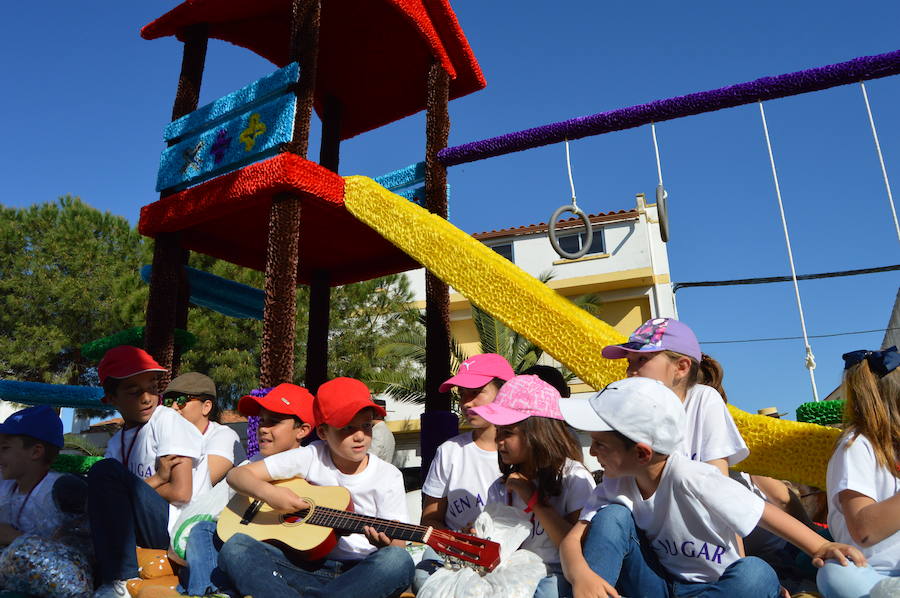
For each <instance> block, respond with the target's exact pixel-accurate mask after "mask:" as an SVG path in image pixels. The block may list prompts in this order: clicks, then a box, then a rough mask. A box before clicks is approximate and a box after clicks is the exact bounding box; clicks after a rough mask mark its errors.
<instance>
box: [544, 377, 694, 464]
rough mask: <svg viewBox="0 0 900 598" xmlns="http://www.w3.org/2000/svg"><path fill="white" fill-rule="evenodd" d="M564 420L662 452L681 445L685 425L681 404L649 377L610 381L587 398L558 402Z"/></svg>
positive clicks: (674, 449)
mask: <svg viewBox="0 0 900 598" xmlns="http://www.w3.org/2000/svg"><path fill="white" fill-rule="evenodd" d="M559 409H560V411H562V414H563V417H564V418H565V420H566V422H567V423H568V424H569V425H570V426H572V427H574V428H577V429H579V430H585V431H587V432H609V431H616V432H619V433H621V434H623V435H624V436H626V437H627V438H629V439H630V440H632V441H633V442H643V443H646V444H648V445H650V447H651V448H652V449H653V450H654V451H656V452H657V453H662V454H664V455H671V454H672V453H673V452H675V451H676V450H678V448H679V447H681V443H682V440H683V439H684V430H685V426H686V422H685V419H686V418H685V414H684V406H683V405H682V403H681V400H680V399H679V398H678V396H677V395H676V394H675V393H674V392H672V391H671V390H669V389H668V387H666V385H665V384H663V383H662V382H660V381H658V380H653V379H651V378H640V377H633V378H625V379H624V380H619V381H618V382H612V383H610V384H608V385H607V386H606V388H604V389H603V390H601V391H600V392H598V393H596V394H594V395H593V396H591V397H589V398H587V399H562V400H560V402H559Z"/></svg>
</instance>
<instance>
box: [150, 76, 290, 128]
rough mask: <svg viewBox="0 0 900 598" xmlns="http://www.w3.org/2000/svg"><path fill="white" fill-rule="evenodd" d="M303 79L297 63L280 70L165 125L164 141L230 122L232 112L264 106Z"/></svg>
mask: <svg viewBox="0 0 900 598" xmlns="http://www.w3.org/2000/svg"><path fill="white" fill-rule="evenodd" d="M299 77H300V65H298V64H297V63H296V62H292V63H291V64H289V65H287V66H285V67H283V68H280V69H278V70H277V71H275V72H274V73H272V74H271V75H266V76H265V77H263V78H262V79H258V80H256V81H254V82H253V83H250V84H249V85H246V86H244V87H242V88H240V89H238V90H237V91H233V92H231V93H230V94H228V95H227V96H223V97H221V98H219V99H218V100H216V101H214V102H210V103H209V104H206V105H205V106H202V107H200V108H197V109H196V110H194V111H193V112H191V113H190V114H185V115H184V116H182V117H181V118H179V119H177V120H173V121H172V122H170V123H169V124H168V125H166V128H165V130H164V131H163V138H164V139H165V140H166V141H180V140H181V139H182V138H184V137H187V136H191V135H194V134H195V133H199V132H201V131H202V130H204V129H208V128H210V127H212V126H213V125H215V124H218V123H219V122H222V121H226V120H229V119H230V118H231V117H232V116H233V113H235V112H237V111H240V112H246V111H247V110H249V109H251V108H253V107H255V106H258V105H260V104H264V103H266V102H268V101H269V100H271V99H272V98H273V97H275V96H278V95H281V94H283V93H284V92H286V91H287V90H288V89H289V88H290V87H291V86H292V85H294V84H295V83H296V82H297V79H298V78H299Z"/></svg>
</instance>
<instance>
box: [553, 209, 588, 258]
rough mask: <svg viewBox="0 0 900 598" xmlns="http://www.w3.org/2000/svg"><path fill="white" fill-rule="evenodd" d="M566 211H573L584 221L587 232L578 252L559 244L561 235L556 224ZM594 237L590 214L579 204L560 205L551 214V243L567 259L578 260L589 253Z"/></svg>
mask: <svg viewBox="0 0 900 598" xmlns="http://www.w3.org/2000/svg"><path fill="white" fill-rule="evenodd" d="M566 212H572V213H573V214H575V215H576V216H578V217H579V218H581V221H582V222H584V229H585V232H586V233H587V234H586V235H585V238H584V243H583V244H582V246H581V249H579V250H578V251H577V252H576V253H569V252H568V251H566V250H564V249H563V248H562V247H560V246H559V237H557V235H556V225H557V221H558V220H559V217H560V216H561V215H562V214H565V213H566ZM593 239H594V231H593V229H591V220H590V218H588V215H587V214H585V213H584V212H583V211H581V210H580V209H579V208H578V207H577V206H575V205H573V204H567V205H564V206H560V207H558V208H556V211H555V212H553V215H552V216H550V245H552V246H553V250H554V251H555V252H556V253H558V254H559V257H563V258H566V259H567V260H577V259H578V258H580V257H584V256H585V254H587V252H588V250H589V249H590V248H591V241H593Z"/></svg>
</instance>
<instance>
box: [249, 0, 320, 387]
mask: <svg viewBox="0 0 900 598" xmlns="http://www.w3.org/2000/svg"><path fill="white" fill-rule="evenodd" d="M320 14H321V5H320V2H319V0H292V2H291V38H290V56H289V61H290V62H293V61H297V62H299V63H300V78H299V80H298V82H297V92H296V93H297V112H296V115H295V118H294V135H293V140H292V142H291V143H290V144H289V145H288V147H287V148H286V149H287V151H290V152H292V153H295V154H297V155H299V156H301V157H304V158H305V157H306V152H307V149H308V145H309V126H310V120H311V118H312V107H313V93H314V92H315V84H316V63H317V59H318V46H319V17H320ZM300 214H301V206H300V198H299V197H298V196H297V195H294V194H291V193H282V194H279V195H276V196H275V197H273V198H272V207H271V209H270V212H269V230H268V240H267V246H266V284H265V293H266V295H265V306H264V308H263V340H262V351H261V355H260V385H261V386H263V387H269V386H276V385H278V384H281V383H283V382H291V381H292V380H293V377H294V339H295V338H296V322H297V266H298V264H299V240H300V239H299V235H300Z"/></svg>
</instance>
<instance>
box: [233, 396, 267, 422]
mask: <svg viewBox="0 0 900 598" xmlns="http://www.w3.org/2000/svg"><path fill="white" fill-rule="evenodd" d="M260 398H261V397H254V396H253V395H244V396H242V397H241V400H239V401H238V407H237V410H238V413H240V414H241V415H244V416H248V417H255V416H257V415H259V408H260V407H262V405H260V404H259V399H260Z"/></svg>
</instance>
